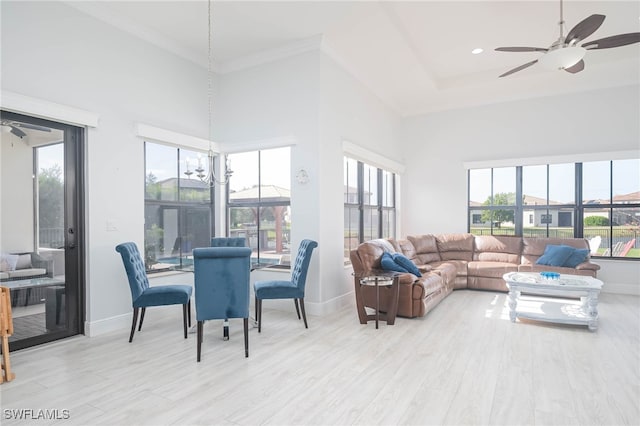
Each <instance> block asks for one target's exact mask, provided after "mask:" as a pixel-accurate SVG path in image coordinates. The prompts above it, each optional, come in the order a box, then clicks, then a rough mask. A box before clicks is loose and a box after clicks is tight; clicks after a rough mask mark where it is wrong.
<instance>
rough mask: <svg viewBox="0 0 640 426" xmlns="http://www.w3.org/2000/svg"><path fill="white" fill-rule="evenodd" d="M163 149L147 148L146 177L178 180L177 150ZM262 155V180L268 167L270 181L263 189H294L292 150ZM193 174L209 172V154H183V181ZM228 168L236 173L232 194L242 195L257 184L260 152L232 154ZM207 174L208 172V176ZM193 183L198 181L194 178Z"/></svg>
mask: <svg viewBox="0 0 640 426" xmlns="http://www.w3.org/2000/svg"><path fill="white" fill-rule="evenodd" d="M163 148H165V147H164V146H163V145H158V144H147V153H146V155H147V164H148V165H151V166H150V167H149V166H148V167H147V174H149V173H153V175H154V176H155V177H156V178H157V180H158V181H162V180H164V179H168V178H171V177H175V173H176V170H175V161H176V159H175V155H176V154H175V152H176V151H175V149H174V148H172V149H163ZM261 152H262V168H263V176H262V177H263V180H264V179H265V173H264V169H265V165H268V166H267V167H268V181H267V182H264V181H263V182H262V184H263V185H276V186H280V187H282V188H287V189H290V188H291V183H290V182H291V177H290V174H291V173H290V167H289V159H290V148H289V147H286V148H275V149H268V150H263V151H261ZM187 162H188V165H189V169H190V170H191V171H193V170H194V169H195V168H196V167H197V166H198V164H199V163H201V164H202V167H203V168H204V169H205V170H207V169H208V165H207V163H208V159H207V153H206V152H203V153H198V152H195V151H187V150H181V158H180V169H181V170H180V173H181V177H182V178H186V176H185V175H184V172H185V170H186V167H187ZM229 167H230V168H231V170H233V175H232V177H231V190H232V191H239V190H242V189H246V188H250V187H252V186H253V185H256V184H257V183H258V155H257V151H251V152H245V153H238V154H230V155H229ZM205 173H206V172H205ZM191 179H197V177H196V176H195V174H193V175H192V176H191Z"/></svg>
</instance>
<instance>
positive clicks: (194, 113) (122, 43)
mask: <svg viewBox="0 0 640 426" xmlns="http://www.w3.org/2000/svg"><path fill="white" fill-rule="evenodd" d="M1 7H2V17H1V18H2V22H1V23H2V26H1V31H2V34H1V35H2V52H1V55H2V69H1V71H2V82H1V83H2V87H1V88H2V90H3V91H10V92H15V93H19V94H22V95H26V96H29V97H33V98H37V99H41V100H44V101H50V102H56V103H58V104H62V105H66V106H71V107H75V108H79V109H82V110H86V111H91V112H93V113H96V114H98V115H99V116H100V121H99V125H98V127H97V128H91V129H89V131H88V135H87V157H88V158H87V194H86V196H87V202H86V205H87V216H86V217H87V221H86V224H87V229H86V231H87V237H88V245H87V252H86V254H87V293H88V296H87V297H88V299H87V321H88V325H89V327H91V325H92V324H101V323H102V322H104V321H105V320H108V319H110V318H114V317H118V316H119V315H127V314H129V312H130V311H131V296H130V293H129V288H128V286H127V284H126V276H125V274H124V270H123V268H122V262H121V261H120V259H119V256H118V254H117V253H116V252H115V250H114V247H115V245H116V244H118V243H120V242H123V241H135V242H136V243H137V244H138V245H139V246H142V243H143V239H144V231H143V223H144V192H143V191H144V187H143V186H144V156H143V141H142V139H140V138H138V137H136V136H135V135H134V132H133V129H134V124H135V123H137V122H142V123H146V124H151V125H155V126H158V127H161V128H165V129H169V130H173V131H177V132H182V133H185V134H189V135H194V136H199V137H206V136H207V127H206V126H207V118H206V116H207V99H206V87H207V79H206V71H205V70H203V69H202V68H200V67H197V66H195V65H193V64H191V63H190V62H187V61H185V60H182V59H180V58H178V57H176V56H174V55H172V54H169V53H167V52H165V51H162V50H160V49H158V48H156V47H154V46H152V45H149V44H148V43H145V42H143V41H141V40H139V39H136V38H134V37H132V36H129V35H128V34H125V33H123V32H121V31H118V30H116V29H115V28H113V27H111V26H108V25H106V24H104V23H103V22H101V21H98V20H96V19H94V18H92V17H89V16H87V15H84V14H82V13H81V12H79V11H78V10H77V9H75V8H72V7H69V6H67V5H65V4H64V3H59V2H2V5H1ZM25 113H28V111H25ZM3 158H4V155H3ZM3 167H4V165H3ZM3 210H4V203H3ZM3 216H4V215H3ZM3 220H5V219H4V218H3ZM107 221H109V222H112V223H113V224H115V226H116V228H117V229H116V230H115V231H109V232H108V231H107V229H106V223H107ZM29 226H32V221H30V222H29ZM31 240H32V238H31ZM96 328H99V327H98V326H96Z"/></svg>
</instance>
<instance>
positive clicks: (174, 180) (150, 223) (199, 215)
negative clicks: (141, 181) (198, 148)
mask: <svg viewBox="0 0 640 426" xmlns="http://www.w3.org/2000/svg"><path fill="white" fill-rule="evenodd" d="M199 161H200V162H201V161H202V153H199V152H194V151H189V150H186V149H181V148H176V147H170V146H165V145H160V144H156V143H151V142H145V209H144V215H145V225H144V228H145V241H144V259H145V265H146V268H147V270H148V271H149V272H157V271H163V270H171V269H184V268H190V267H192V265H193V257H192V250H193V249H194V248H196V247H208V246H209V245H210V244H211V235H213V232H212V231H213V230H212V223H213V221H212V217H213V201H212V200H213V197H212V191H213V188H210V187H209V186H208V185H207V184H205V183H203V182H201V181H200V180H199V179H197V178H195V177H194V176H193V170H194V169H195V168H196V167H198V162H199Z"/></svg>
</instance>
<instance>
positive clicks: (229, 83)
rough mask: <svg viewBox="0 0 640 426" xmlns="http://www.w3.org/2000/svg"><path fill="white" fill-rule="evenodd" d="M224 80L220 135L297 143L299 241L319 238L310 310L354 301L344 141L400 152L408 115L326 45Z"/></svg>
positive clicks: (295, 230) (236, 141) (242, 142)
mask: <svg viewBox="0 0 640 426" xmlns="http://www.w3.org/2000/svg"><path fill="white" fill-rule="evenodd" d="M219 82H220V85H219V98H218V101H217V107H216V111H218V116H219V117H220V119H219V123H218V124H217V125H216V139H217V140H220V141H221V142H222V143H223V144H224V145H225V148H231V149H233V147H234V146H239V147H250V146H252V145H255V147H256V148H258V147H259V146H260V144H261V143H263V142H264V141H269V143H271V142H273V141H278V140H282V141H287V140H291V141H293V143H294V144H295V145H294V147H293V149H292V153H291V172H292V176H291V179H292V180H291V181H292V188H291V211H292V231H291V232H292V240H293V245H292V246H293V247H297V246H298V243H299V241H300V240H302V239H303V238H311V239H314V240H316V241H318V249H316V251H315V252H314V256H313V260H312V264H311V267H310V271H309V275H308V278H307V289H306V294H305V303H306V305H307V307H308V310H309V312H310V313H318V314H320V313H324V312H330V311H332V310H333V309H335V308H336V307H338V306H340V305H342V304H344V303H351V302H353V300H352V299H353V296H352V294H351V293H352V291H353V287H352V280H351V277H350V272H351V269H350V268H346V269H345V267H344V259H343V255H342V253H343V228H344V227H343V209H344V205H343V176H342V158H343V150H342V143H343V141H344V140H348V141H350V142H352V143H356V144H359V145H361V146H364V147H367V148H368V149H371V150H372V152H375V153H378V154H382V155H384V156H387V157H389V158H394V159H396V160H399V158H397V157H398V154H397V153H398V150H397V149H396V148H397V146H398V144H399V142H400V141H399V137H400V136H399V125H400V118H399V117H398V116H397V115H396V114H394V113H393V112H392V111H391V110H390V109H389V108H388V107H386V106H385V105H383V104H382V102H380V101H379V100H378V99H377V98H375V97H374V96H373V95H372V94H371V93H370V92H369V91H368V90H367V89H366V88H365V87H364V86H363V85H362V84H361V83H359V82H358V81H357V80H355V79H354V78H353V77H352V76H351V75H349V74H348V73H346V72H345V71H344V70H343V69H342V68H340V67H339V66H338V65H337V64H336V63H335V62H334V61H333V60H332V59H331V58H329V57H328V56H327V55H325V54H324V53H322V52H321V51H319V50H317V51H313V52H309V53H304V54H301V55H298V56H295V57H291V58H287V59H284V60H281V61H278V62H272V63H268V64H264V65H260V66H256V67H254V68H251V69H247V70H244V71H239V72H234V73H231V74H224V75H222V76H220V80H219ZM300 169H304V170H306V171H307V172H308V174H309V182H308V183H306V184H299V183H297V182H296V180H295V174H296V172H297V171H298V170H300ZM345 271H346V272H345ZM273 274H274V272H273V271H269V276H272V275H273ZM285 274H286V273H285ZM254 275H256V276H261V274H260V273H256V274H254Z"/></svg>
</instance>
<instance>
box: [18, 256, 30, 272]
mask: <svg viewBox="0 0 640 426" xmlns="http://www.w3.org/2000/svg"><path fill="white" fill-rule="evenodd" d="M31 267H32V265H31V253H26V254H19V255H18V262H17V263H16V269H29V268H31Z"/></svg>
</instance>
